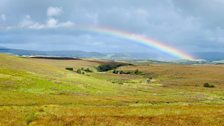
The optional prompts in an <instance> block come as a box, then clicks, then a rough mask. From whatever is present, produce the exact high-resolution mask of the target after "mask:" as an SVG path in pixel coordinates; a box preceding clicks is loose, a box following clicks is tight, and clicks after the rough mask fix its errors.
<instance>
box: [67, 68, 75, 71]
mask: <svg viewBox="0 0 224 126" xmlns="http://www.w3.org/2000/svg"><path fill="white" fill-rule="evenodd" d="M65 69H66V70H69V71H73V70H74V69H73V68H72V67H66V68H65Z"/></svg>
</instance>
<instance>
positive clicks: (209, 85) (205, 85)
mask: <svg viewBox="0 0 224 126" xmlns="http://www.w3.org/2000/svg"><path fill="white" fill-rule="evenodd" d="M204 87H206V88H214V87H215V86H214V85H212V84H209V83H204Z"/></svg>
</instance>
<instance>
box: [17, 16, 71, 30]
mask: <svg viewBox="0 0 224 126" xmlns="http://www.w3.org/2000/svg"><path fill="white" fill-rule="evenodd" d="M73 26H75V23H73V22H71V21H66V22H58V20H57V19H55V18H50V19H48V20H47V21H46V23H39V22H37V21H34V20H33V19H32V17H31V16H30V15H26V16H25V17H24V19H23V20H22V21H21V22H20V23H19V27H20V28H29V29H46V28H69V27H73Z"/></svg>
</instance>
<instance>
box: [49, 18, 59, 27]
mask: <svg viewBox="0 0 224 126" xmlns="http://www.w3.org/2000/svg"><path fill="white" fill-rule="evenodd" d="M57 24H58V21H57V20H56V19H54V18H50V19H49V20H48V21H47V26H48V27H50V28H54V27H56V26H57Z"/></svg>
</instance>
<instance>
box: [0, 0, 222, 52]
mask: <svg viewBox="0 0 224 126" xmlns="http://www.w3.org/2000/svg"><path fill="white" fill-rule="evenodd" d="M223 12H224V0H1V1H0V46H3V47H11V48H22V49H34V50H84V51H98V52H99V51H101V52H150V51H156V49H151V48H149V47H145V46H143V45H140V44H137V43H130V42H129V41H128V40H124V39H120V38H116V37H113V36H105V35H102V34H96V33H91V32H84V31H78V30H72V29H69V28H70V27H72V26H75V25H90V26H91V25H93V26H94V25H97V26H108V27H112V28H115V29H120V30H124V31H128V32H133V33H136V34H139V35H144V36H147V37H150V38H153V39H155V40H158V41H161V42H162V43H164V44H166V45H169V46H173V47H175V48H177V49H179V50H182V51H185V52H187V53H192V52H207V51H223V50H224V14H223ZM157 51H158V50H157ZM158 53H159V51H158Z"/></svg>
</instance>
